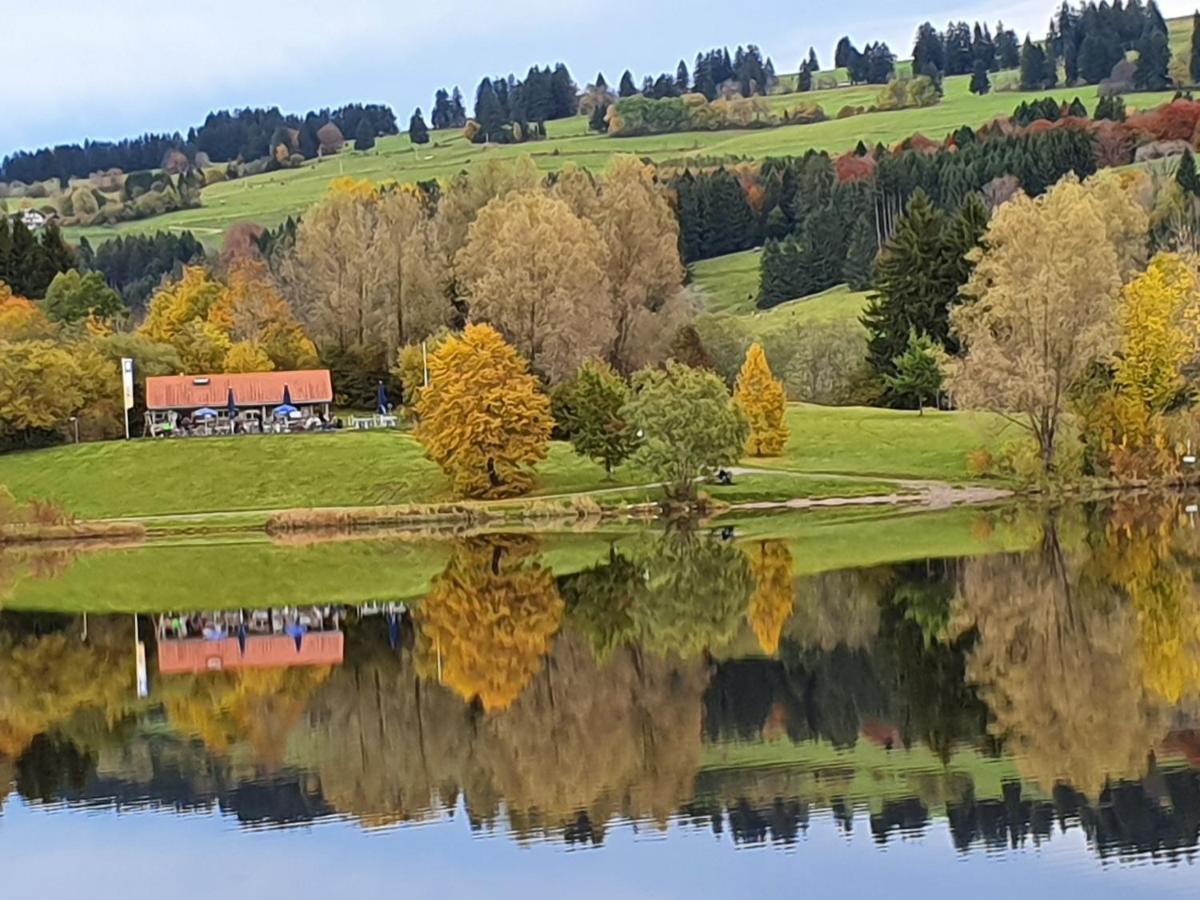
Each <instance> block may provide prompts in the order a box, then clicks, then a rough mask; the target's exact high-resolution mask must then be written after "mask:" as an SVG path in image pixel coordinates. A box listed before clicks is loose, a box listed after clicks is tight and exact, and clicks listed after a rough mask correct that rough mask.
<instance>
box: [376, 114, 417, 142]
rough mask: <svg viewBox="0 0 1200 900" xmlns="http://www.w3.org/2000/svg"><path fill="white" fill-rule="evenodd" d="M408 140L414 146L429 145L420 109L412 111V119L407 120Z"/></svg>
mask: <svg viewBox="0 0 1200 900" xmlns="http://www.w3.org/2000/svg"><path fill="white" fill-rule="evenodd" d="M408 139H409V140H410V141H412V142H413V143H414V144H428V143H429V129H428V128H426V127H425V120H424V119H423V118H421V108H420V107H417V109H416V110H414V111H413V114H412V118H411V119H409V120H408ZM372 143H374V142H373V141H372Z"/></svg>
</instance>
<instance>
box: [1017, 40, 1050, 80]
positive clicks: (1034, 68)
mask: <svg viewBox="0 0 1200 900" xmlns="http://www.w3.org/2000/svg"><path fill="white" fill-rule="evenodd" d="M1045 74H1046V54H1045V53H1044V52H1043V51H1042V48H1041V47H1040V46H1038V45H1037V44H1035V43H1034V42H1033V41H1032V40H1030V39H1029V37H1028V36H1027V37H1026V38H1025V43H1024V44H1023V45H1022V46H1021V90H1023V91H1037V90H1041V87H1042V80H1043V79H1044V78H1045Z"/></svg>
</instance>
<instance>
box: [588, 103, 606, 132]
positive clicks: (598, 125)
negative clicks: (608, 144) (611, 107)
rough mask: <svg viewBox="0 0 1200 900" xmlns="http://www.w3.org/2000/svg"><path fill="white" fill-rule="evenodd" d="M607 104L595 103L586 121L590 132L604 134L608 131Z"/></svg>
mask: <svg viewBox="0 0 1200 900" xmlns="http://www.w3.org/2000/svg"><path fill="white" fill-rule="evenodd" d="M607 116H608V104H607V103H597V104H596V105H595V107H593V109H592V115H591V117H590V118H589V119H588V128H589V129H591V130H592V131H595V132H598V133H600V134H604V133H605V132H607V131H608V118H607Z"/></svg>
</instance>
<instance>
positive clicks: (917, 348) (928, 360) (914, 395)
mask: <svg viewBox="0 0 1200 900" xmlns="http://www.w3.org/2000/svg"><path fill="white" fill-rule="evenodd" d="M936 350H937V345H936V344H935V343H934V342H933V341H932V340H930V338H929V337H928V336H927V335H924V334H918V333H917V331H916V329H911V330H910V331H909V333H908V343H907V344H906V345H905V348H904V352H903V353H901V354H900V355H899V356H897V357H896V358H895V359H893V360H892V367H893V368H894V369H895V374H894V375H884V383H885V384H887V386H888V391H889V392H890V393H891V395H892V397H893V398H894V399H895V400H896V401H897V402H898V403H901V404H903V405H904V406H912V405H913V404H914V403H915V404H916V407H917V415H924V414H925V401H926V400H932V399H934V397H935V396H936V395H937V392H938V391H940V390H941V389H942V373H941V369H940V368H939V367H938V362H937V356H936V353H935V351H936Z"/></svg>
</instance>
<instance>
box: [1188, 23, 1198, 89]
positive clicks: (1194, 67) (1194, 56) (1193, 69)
mask: <svg viewBox="0 0 1200 900" xmlns="http://www.w3.org/2000/svg"><path fill="white" fill-rule="evenodd" d="M1188 75H1190V76H1191V79H1192V84H1200V12H1196V13H1195V14H1193V15H1192V50H1191V56H1190V58H1189V59H1188Z"/></svg>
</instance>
